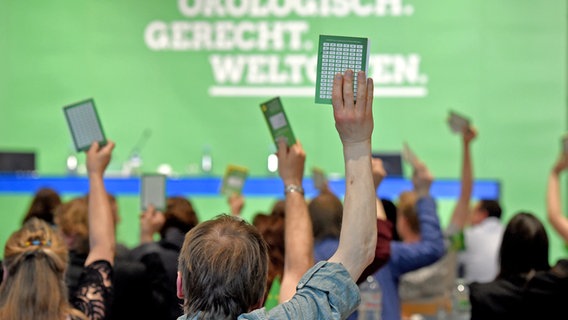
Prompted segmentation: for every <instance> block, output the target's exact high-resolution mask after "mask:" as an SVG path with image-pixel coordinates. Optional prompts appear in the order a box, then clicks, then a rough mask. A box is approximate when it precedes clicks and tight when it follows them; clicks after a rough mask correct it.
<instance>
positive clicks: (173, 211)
mask: <svg viewBox="0 0 568 320" xmlns="http://www.w3.org/2000/svg"><path fill="white" fill-rule="evenodd" d="M164 217H165V218H166V222H165V223H164V226H163V227H162V229H161V230H160V235H161V236H162V238H163V237H165V234H166V230H168V229H169V228H177V229H179V231H181V232H182V233H186V232H188V231H189V230H191V229H192V228H193V227H195V226H196V225H197V224H198V223H199V219H198V218H197V214H196V213H195V210H194V209H193V205H192V204H191V202H190V201H189V200H187V199H186V198H184V197H169V198H168V199H167V203H166V212H164Z"/></svg>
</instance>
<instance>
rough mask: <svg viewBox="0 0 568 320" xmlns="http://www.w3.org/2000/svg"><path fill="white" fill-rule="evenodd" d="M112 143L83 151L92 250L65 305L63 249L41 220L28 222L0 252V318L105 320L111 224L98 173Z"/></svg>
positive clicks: (112, 238) (112, 240)
mask: <svg viewBox="0 0 568 320" xmlns="http://www.w3.org/2000/svg"><path fill="white" fill-rule="evenodd" d="M113 148H114V143H113V142H112V141H109V142H108V144H107V145H106V146H104V147H102V148H100V149H99V145H98V143H96V142H95V143H93V145H92V146H91V147H90V149H89V151H88V152H87V172H88V175H89V189H90V193H91V198H90V199H89V203H88V221H89V224H88V225H89V226H88V230H89V243H90V247H91V250H90V252H89V254H88V256H87V258H86V260H85V263H84V269H83V271H82V274H81V276H80V278H79V284H78V289H77V290H76V291H75V292H74V293H73V295H72V296H71V297H70V300H71V303H69V302H68V296H67V288H66V287H65V281H64V275H65V271H66V269H67V248H66V246H65V243H64V242H63V239H61V237H60V236H59V235H58V234H57V233H56V232H55V231H54V229H53V228H52V227H51V226H50V225H49V224H48V223H46V222H45V221H43V220H40V219H38V218H35V217H34V218H31V219H30V220H28V221H27V222H26V223H24V225H23V227H22V228H21V229H20V230H18V231H16V232H15V233H13V234H12V235H11V236H10V238H9V239H8V241H7V243H6V247H5V250H4V258H5V260H4V265H3V268H4V281H3V283H2V285H1V286H0V319H39V318H40V316H41V319H74V320H75V319H91V320H94V319H104V318H105V317H106V315H107V312H108V310H107V305H108V303H109V300H110V294H111V291H112V286H113V284H112V273H113V262H114V245H115V236H114V223H113V218H112V213H111V209H110V204H109V203H108V199H107V197H106V191H105V187H104V181H103V174H104V171H105V169H106V167H107V166H108V163H109V161H110V157H111V152H112V149H113Z"/></svg>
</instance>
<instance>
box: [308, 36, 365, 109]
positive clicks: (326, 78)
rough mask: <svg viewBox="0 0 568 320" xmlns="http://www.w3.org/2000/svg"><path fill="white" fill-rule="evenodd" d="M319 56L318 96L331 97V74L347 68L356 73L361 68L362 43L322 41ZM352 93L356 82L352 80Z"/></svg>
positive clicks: (341, 71)
mask: <svg viewBox="0 0 568 320" xmlns="http://www.w3.org/2000/svg"><path fill="white" fill-rule="evenodd" d="M322 47H323V50H322V53H321V54H322V56H321V78H320V79H321V80H320V88H319V89H320V90H319V92H320V98H321V99H331V89H332V87H333V76H334V75H335V74H336V73H338V72H340V73H343V72H344V71H345V70H347V69H351V70H353V72H355V73H357V72H358V71H360V70H362V64H363V63H362V61H363V45H361V44H351V43H335V42H324V43H323V45H322ZM353 84H354V94H355V95H356V94H357V82H356V81H354V83H353Z"/></svg>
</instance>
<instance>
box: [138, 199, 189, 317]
mask: <svg viewBox="0 0 568 320" xmlns="http://www.w3.org/2000/svg"><path fill="white" fill-rule="evenodd" d="M198 223H199V220H198V218H197V213H196V212H195V210H194V209H193V205H192V203H191V202H190V201H189V200H188V199H186V198H184V197H181V196H176V197H168V198H167V200H166V210H165V212H164V213H162V212H159V211H157V210H155V208H154V207H153V206H149V207H148V209H147V210H146V211H145V212H144V213H143V214H142V216H141V218H140V243H141V244H140V245H139V246H138V247H136V248H134V249H132V250H131V252H130V257H129V258H130V259H132V260H134V261H143V257H144V256H146V255H148V254H150V253H157V254H158V256H159V259H160V261H161V264H162V265H163V267H164V268H165V272H166V279H165V286H166V292H165V298H164V299H163V301H162V303H163V305H162V306H161V307H162V308H165V309H167V310H168V311H167V314H162V315H161V316H160V319H170V320H172V319H177V317H179V316H180V315H181V314H183V312H182V310H181V307H180V305H181V303H182V301H181V300H179V299H178V298H177V294H176V290H175V284H176V279H177V261H178V255H179V251H180V250H181V246H182V244H183V241H184V237H185V234H186V233H187V232H188V231H189V230H191V229H192V228H193V227H195V226H196V225H197V224H198ZM157 233H159V234H160V236H161V238H160V240H159V241H157V242H155V241H154V235H155V234H157ZM156 290H157V291H159V292H162V288H155V291H156Z"/></svg>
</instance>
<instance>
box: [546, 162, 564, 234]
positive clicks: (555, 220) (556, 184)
mask: <svg viewBox="0 0 568 320" xmlns="http://www.w3.org/2000/svg"><path fill="white" fill-rule="evenodd" d="M566 168H568V155H566V154H563V155H562V156H561V157H560V159H559V160H558V161H557V162H556V164H555V165H554V167H553V168H552V172H550V176H549V178H548V191H547V194H546V210H547V212H548V221H550V224H551V225H552V226H553V227H554V229H555V230H556V232H558V234H560V236H561V237H562V238H563V239H564V241H566V242H568V219H567V218H566V217H565V216H563V215H562V203H561V197H560V181H559V180H560V173H561V172H562V171H563V170H566Z"/></svg>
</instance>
